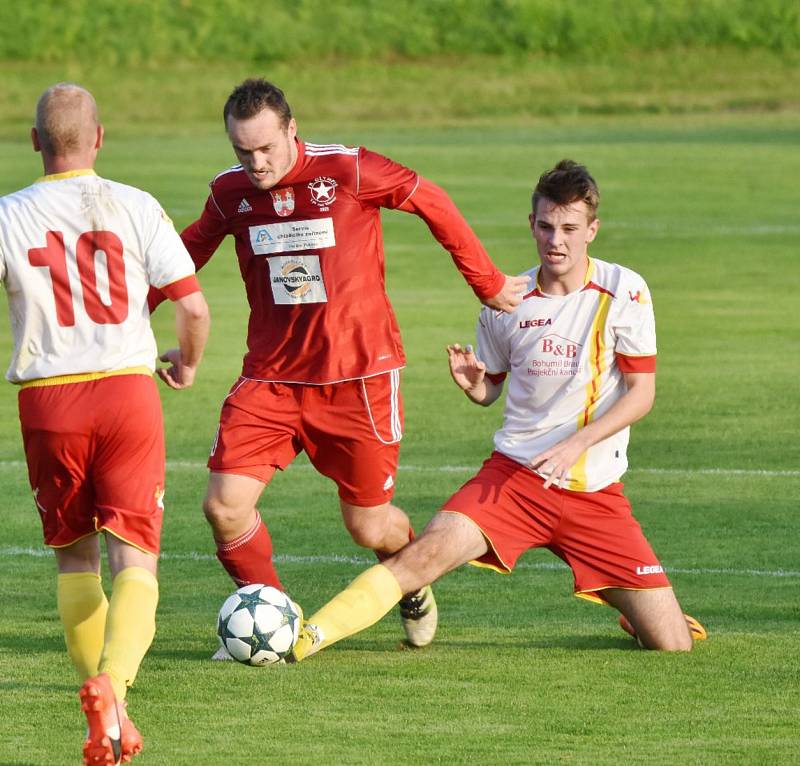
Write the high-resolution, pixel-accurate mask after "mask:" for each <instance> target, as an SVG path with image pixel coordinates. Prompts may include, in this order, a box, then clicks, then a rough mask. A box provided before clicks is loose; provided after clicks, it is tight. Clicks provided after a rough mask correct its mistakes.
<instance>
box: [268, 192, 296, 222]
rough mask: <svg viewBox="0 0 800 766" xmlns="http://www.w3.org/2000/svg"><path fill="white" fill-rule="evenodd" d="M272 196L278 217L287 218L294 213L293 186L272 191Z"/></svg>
mask: <svg viewBox="0 0 800 766" xmlns="http://www.w3.org/2000/svg"><path fill="white" fill-rule="evenodd" d="M270 196H271V197H272V206H273V207H274V208H275V214H276V215H279V216H280V217H281V218H286V217H287V216H290V215H291V214H292V213H294V189H292V187H291V186H289V187H287V188H286V189H276V190H275V189H273V190H271V191H270Z"/></svg>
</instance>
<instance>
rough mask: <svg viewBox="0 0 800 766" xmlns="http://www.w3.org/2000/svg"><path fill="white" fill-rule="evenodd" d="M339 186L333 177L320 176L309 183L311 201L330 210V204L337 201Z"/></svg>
mask: <svg viewBox="0 0 800 766" xmlns="http://www.w3.org/2000/svg"><path fill="white" fill-rule="evenodd" d="M337 186H338V184H337V183H336V181H334V179H333V178H328V177H327V176H318V177H317V178H315V179H314V180H313V181H312V182H311V183H309V185H308V188H309V190H310V191H311V201H312V202H313V203H314V204H315V205H318V206H319V209H320V210H330V206H331V205H332V204H333V203H334V202H335V201H336V187H337Z"/></svg>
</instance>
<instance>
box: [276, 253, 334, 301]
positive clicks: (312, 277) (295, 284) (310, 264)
mask: <svg viewBox="0 0 800 766" xmlns="http://www.w3.org/2000/svg"><path fill="white" fill-rule="evenodd" d="M267 261H268V262H269V282H270V287H272V297H273V298H274V299H275V303H276V304H295V303H327V302H328V294H327V293H326V292H325V282H324V281H323V279H322V269H321V268H320V265H319V256H318V255H279V256H276V257H275V258H267Z"/></svg>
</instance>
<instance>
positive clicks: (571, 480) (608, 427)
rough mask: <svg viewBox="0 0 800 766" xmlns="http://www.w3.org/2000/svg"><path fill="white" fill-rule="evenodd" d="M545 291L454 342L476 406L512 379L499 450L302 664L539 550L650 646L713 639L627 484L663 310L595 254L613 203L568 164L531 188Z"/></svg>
mask: <svg viewBox="0 0 800 766" xmlns="http://www.w3.org/2000/svg"><path fill="white" fill-rule="evenodd" d="M532 203H533V204H532V212H531V215H530V226H531V232H532V234H533V238H534V240H535V242H536V247H537V250H538V254H539V264H538V266H536V267H535V268H533V269H531V270H530V271H529V272H527V274H528V275H529V276H530V279H531V282H532V284H534V285H535V287H534V289H532V290H531V291H530V292H529V293H528V294H527V295H525V297H524V299H523V302H522V304H521V305H520V306H519V307H518V308H517V309H516V311H514V312H513V313H512V314H502V313H500V312H497V311H492V310H491V309H483V311H482V312H481V315H480V321H479V324H478V351H477V354H476V353H474V352H473V350H472V347H471V346H467V347H466V348H462V347H461V346H460V345H458V344H455V345H452V346H449V347H448V349H447V351H448V356H449V362H450V372H451V375H452V377H453V380H454V381H455V382H456V384H457V385H458V387H459V388H461V389H462V390H463V391H464V393H465V394H466V395H467V397H469V399H470V400H471V401H473V402H475V403H476V404H480V405H483V406H488V405H490V404H492V403H493V402H494V401H496V400H497V399H498V397H499V396H500V393H501V391H502V388H503V383H504V380H505V378H506V377H508V378H509V386H508V393H507V396H506V405H505V418H504V423H503V426H502V428H501V429H500V430H499V431H498V432H497V433H496V434H495V439H494V447H495V449H494V452H493V453H492V455H491V456H490V457H489V458H488V459H487V460H486V461H485V463H484V464H483V467H482V468H481V469H480V471H479V472H478V474H477V475H476V476H475V477H473V478H472V479H470V480H469V481H468V482H467V483H466V484H465V485H464V486H463V487H461V489H460V490H458V492H456V493H455V494H454V495H453V496H452V497H451V498H450V499H449V500H448V501H447V502H446V503H445V504H444V505H443V507H442V510H441V511H440V512H439V513H437V514H436V515H435V516H434V518H433V519H432V520H431V522H430V523H429V524H428V526H427V527H426V528H425V530H424V531H423V533H422V534H421V535H420V536H419V537H418V538H417V539H416V540H414V541H413V542H412V543H410V544H409V545H408V546H407V547H405V548H403V549H402V550H401V551H400V552H399V553H398V554H396V555H395V556H393V557H392V558H390V559H388V560H386V561H384V562H383V563H382V564H379V565H377V566H375V567H373V568H372V569H369V570H368V571H366V572H365V573H363V574H362V575H360V576H359V577H358V578H356V580H354V581H353V582H352V583H351V584H350V585H349V586H348V588H347V589H345V590H344V591H342V593H340V594H339V595H338V596H336V597H335V598H334V599H333V600H331V601H330V602H329V603H328V604H327V605H325V606H324V607H323V608H322V609H321V610H320V611H319V612H317V613H316V614H314V615H312V616H311V617H309V620H308V623H307V624H306V625H305V628H304V631H303V634H302V636H301V640H300V642H299V643H298V646H297V647H296V649H295V659H296V660H302V659H304V658H305V657H307V656H309V655H310V654H313V653H315V652H316V651H318V650H319V649H320V648H322V647H325V646H328V645H330V644H332V643H334V642H335V641H338V640H340V639H341V638H344V637H346V636H348V635H351V634H352V633H355V632H356V631H358V630H361V629H363V628H365V627H367V626H369V625H371V624H373V623H374V622H375V621H376V620H378V619H380V617H381V616H383V614H385V613H386V611H388V609H390V608H391V606H392V605H393V604H394V603H395V602H396V601H397V599H398V598H399V597H400V594H401V593H404V592H406V591H408V590H412V589H414V588H418V587H420V585H422V584H423V583H428V582H433V581H434V580H436V579H437V578H438V577H441V576H442V575H443V574H445V573H447V572H449V571H451V570H452V569H455V568H456V567H458V566H460V565H461V564H464V563H466V562H472V563H473V564H476V565H478V566H484V567H489V568H492V569H495V570H496V571H499V572H502V573H510V572H511V570H512V569H513V567H514V564H515V562H516V560H517V558H518V557H519V556H520V555H521V554H522V553H524V552H525V551H526V550H529V549H530V548H537V547H546V548H548V549H550V550H551V551H553V553H555V554H556V555H557V556H558V557H560V558H561V559H563V560H564V561H565V562H566V563H567V564H568V565H569V566H570V568H571V569H572V572H573V575H574V582H575V585H574V591H575V595H576V596H580V597H582V598H585V599H588V600H591V601H594V602H598V603H605V604H609V605H611V606H614V607H616V608H617V609H618V610H619V611H620V612H621V613H622V615H621V617H620V624H621V626H622V627H623V628H624V629H625V630H626V631H628V632H629V633H631V634H632V635H634V636H636V637H637V639H638V641H639V644H640V645H641V646H643V647H645V648H648V649H661V650H665V651H688V650H689V649H691V648H692V640H693V638H695V639H698V638H705V630H704V629H703V627H702V626H701V625H700V624H699V623H698V622H697V621H696V620H694V619H693V618H691V617H689V616H688V615H684V614H683V613H682V611H681V608H680V606H679V604H678V601H677V599H676V598H675V594H674V593H673V590H672V587H671V585H670V582H669V580H668V579H667V577H666V575H665V574H664V570H663V568H662V566H661V564H660V562H659V561H658V559H657V558H656V555H655V554H654V553H653V551H652V549H651V547H650V545H649V544H648V542H647V540H646V539H645V537H644V534H643V533H642V530H641V528H640V526H639V524H638V523H637V521H636V520H635V519H634V518H633V515H632V512H631V507H630V504H629V503H628V501H627V499H626V498H625V496H624V494H623V491H622V484H621V483H620V482H619V479H620V477H621V476H622V474H623V473H624V472H625V470H626V468H627V459H626V447H627V444H628V432H629V427H630V425H631V424H632V423H634V422H635V421H637V420H639V419H640V418H642V417H643V416H644V415H646V414H647V413H648V412H649V410H650V408H651V407H652V404H653V400H654V396H655V362H656V336H655V320H654V315H653V306H652V302H651V300H650V293H649V291H648V289H647V285H646V284H645V281H644V280H643V279H642V277H641V276H639V275H638V274H636V273H635V272H633V271H631V270H630V269H627V268H625V267H623V266H618V265H616V264H611V263H605V262H603V261H600V260H596V259H592V258H590V257H589V254H588V246H589V244H590V243H591V242H592V241H593V240H594V238H595V236H596V235H597V231H598V229H599V226H600V221H599V219H598V218H597V206H598V203H599V193H598V190H597V185H596V184H595V181H594V179H593V178H592V176H591V175H590V174H589V172H588V170H587V169H586V168H585V167H583V166H582V165H578V164H576V163H574V162H572V161H570V160H563V161H562V162H560V163H559V164H558V165H557V166H556V167H555V168H553V169H552V170H550V171H548V172H546V173H544V174H543V175H542V177H541V178H540V179H539V183H538V184H537V186H536V190H535V191H534V194H533V200H532Z"/></svg>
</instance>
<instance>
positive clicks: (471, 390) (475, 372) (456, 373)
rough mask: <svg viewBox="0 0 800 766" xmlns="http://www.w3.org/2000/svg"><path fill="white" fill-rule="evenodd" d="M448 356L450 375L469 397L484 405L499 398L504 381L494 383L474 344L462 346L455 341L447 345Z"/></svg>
mask: <svg viewBox="0 0 800 766" xmlns="http://www.w3.org/2000/svg"><path fill="white" fill-rule="evenodd" d="M447 357H448V361H449V362H450V375H452V377H453V380H454V381H455V384H456V385H457V386H458V387H459V388H460V389H461V390H462V391H463V392H464V393H465V394H466V395H467V398H469V399H471V400H472V401H473V402H475V404H480V405H482V406H484V407H488V406H489V405H490V404H492V402H494V401H496V400H497V397H498V396H500V392H501V391H502V390H503V383H502V381H500V382H499V383H494V382H493V381H492V380H490V379H489V378H488V377H487V375H486V365H485V364H484V363H483V362H481V361H480V360H479V359H478V357H476V356H475V352H474V351H473V350H472V346H470V345H469V344H468V345H467V346H466V347H465V348H461V344H459V343H453V344H452V345H450V346H448V347H447Z"/></svg>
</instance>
